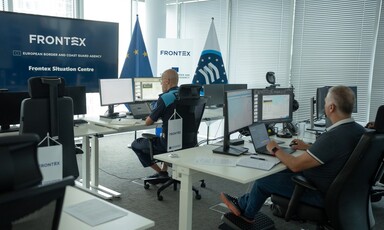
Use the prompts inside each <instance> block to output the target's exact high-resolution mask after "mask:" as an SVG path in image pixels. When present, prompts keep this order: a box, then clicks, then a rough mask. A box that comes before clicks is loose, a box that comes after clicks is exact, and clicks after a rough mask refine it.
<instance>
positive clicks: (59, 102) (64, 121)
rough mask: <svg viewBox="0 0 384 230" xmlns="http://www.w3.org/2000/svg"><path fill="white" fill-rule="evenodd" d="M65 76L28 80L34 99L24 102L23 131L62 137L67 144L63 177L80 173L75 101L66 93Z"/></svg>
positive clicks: (76, 175) (21, 122) (21, 131)
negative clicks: (66, 95) (74, 118)
mask: <svg viewBox="0 0 384 230" xmlns="http://www.w3.org/2000/svg"><path fill="white" fill-rule="evenodd" d="M64 87H65V82H64V78H56V77H55V78H44V77H32V78H30V79H29V80H28V90H29V94H30V97H31V98H28V99H25V100H24V101H23V102H22V103H21V112H20V114H21V117H20V130H19V132H20V134H24V133H36V134H37V135H39V137H40V139H43V138H44V137H46V136H47V133H49V134H50V136H51V137H56V136H58V139H57V141H58V142H59V143H61V144H62V146H63V177H66V176H70V175H71V176H74V177H75V178H77V177H78V176H79V169H78V166H77V160H76V153H79V152H81V151H78V150H77V148H76V145H75V139H74V131H73V101H72V99H71V98H70V97H65V96H63V95H64V93H65V90H64Z"/></svg>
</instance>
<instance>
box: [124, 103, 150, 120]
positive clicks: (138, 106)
mask: <svg viewBox="0 0 384 230" xmlns="http://www.w3.org/2000/svg"><path fill="white" fill-rule="evenodd" d="M128 107H129V111H130V112H131V113H132V115H133V118H135V119H143V118H146V117H147V116H148V115H149V114H150V113H151V107H150V106H149V103H148V102H133V103H128Z"/></svg>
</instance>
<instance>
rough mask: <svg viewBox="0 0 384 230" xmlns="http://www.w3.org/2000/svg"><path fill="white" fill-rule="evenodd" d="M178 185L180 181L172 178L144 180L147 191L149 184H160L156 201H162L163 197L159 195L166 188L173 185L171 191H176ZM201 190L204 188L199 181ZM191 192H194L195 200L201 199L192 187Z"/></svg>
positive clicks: (196, 190) (197, 191) (202, 181)
mask: <svg viewBox="0 0 384 230" xmlns="http://www.w3.org/2000/svg"><path fill="white" fill-rule="evenodd" d="M179 183H180V181H177V180H175V179H172V177H160V178H144V188H145V189H149V184H153V185H155V184H162V185H161V186H160V187H159V188H158V189H157V200H159V201H162V200H163V196H162V195H161V192H162V191H163V190H164V189H166V188H168V187H169V186H171V185H173V190H174V191H176V190H177V185H178V184H179ZM200 186H201V187H202V188H205V186H206V185H205V182H204V180H201V185H200ZM192 190H193V192H195V198H196V200H200V199H201V195H200V194H199V190H198V189H196V188H195V187H194V186H192Z"/></svg>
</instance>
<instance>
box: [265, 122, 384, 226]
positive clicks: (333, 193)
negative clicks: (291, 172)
mask: <svg viewBox="0 0 384 230" xmlns="http://www.w3.org/2000/svg"><path fill="white" fill-rule="evenodd" d="M383 131H384V130H383V129H377V130H376V131H375V132H367V133H365V134H364V135H363V136H362V137H361V139H360V141H359V143H358V144H357V146H356V148H355V149H354V151H353V152H352V154H351V156H350V158H349V159H348V161H347V162H346V164H345V165H344V167H343V168H342V170H341V171H340V172H339V174H338V175H337V177H336V178H335V180H334V181H333V182H332V184H331V186H330V187H329V190H328V192H327V194H325V207H323V208H322V207H315V206H311V205H308V204H305V203H303V202H300V196H301V194H302V193H303V192H304V191H305V189H311V190H316V187H315V186H313V185H312V184H311V183H310V182H309V181H307V180H306V178H304V177H302V176H295V177H293V178H292V180H293V181H294V182H295V183H296V187H295V190H294V192H293V195H292V197H291V198H287V197H282V196H280V195H276V194H273V195H272V196H271V200H272V202H273V203H274V205H278V207H279V208H280V210H281V213H282V214H283V215H284V217H285V220H286V221H289V220H291V219H293V218H297V219H301V220H308V221H314V222H316V223H317V224H318V227H319V229H321V228H323V227H325V228H331V229H348V230H350V229H358V230H364V229H372V228H373V226H374V225H375V220H374V218H373V215H372V208H371V201H370V196H371V188H372V186H373V185H374V184H375V178H376V174H377V172H378V169H379V167H380V164H382V162H383V157H384V132H383Z"/></svg>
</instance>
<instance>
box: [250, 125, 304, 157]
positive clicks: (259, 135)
mask: <svg viewBox="0 0 384 230" xmlns="http://www.w3.org/2000/svg"><path fill="white" fill-rule="evenodd" d="M248 128H249V133H250V135H251V139H252V143H253V146H254V147H255V151H256V153H260V154H266V155H273V154H271V153H270V152H269V151H268V150H267V144H268V142H269V141H270V139H269V136H268V132H267V128H266V127H265V124H264V123H254V124H253V125H251V126H249V127H248ZM280 149H282V150H284V151H285V152H286V153H289V154H291V153H293V152H295V151H296V150H294V149H292V148H289V147H281V146H280Z"/></svg>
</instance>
